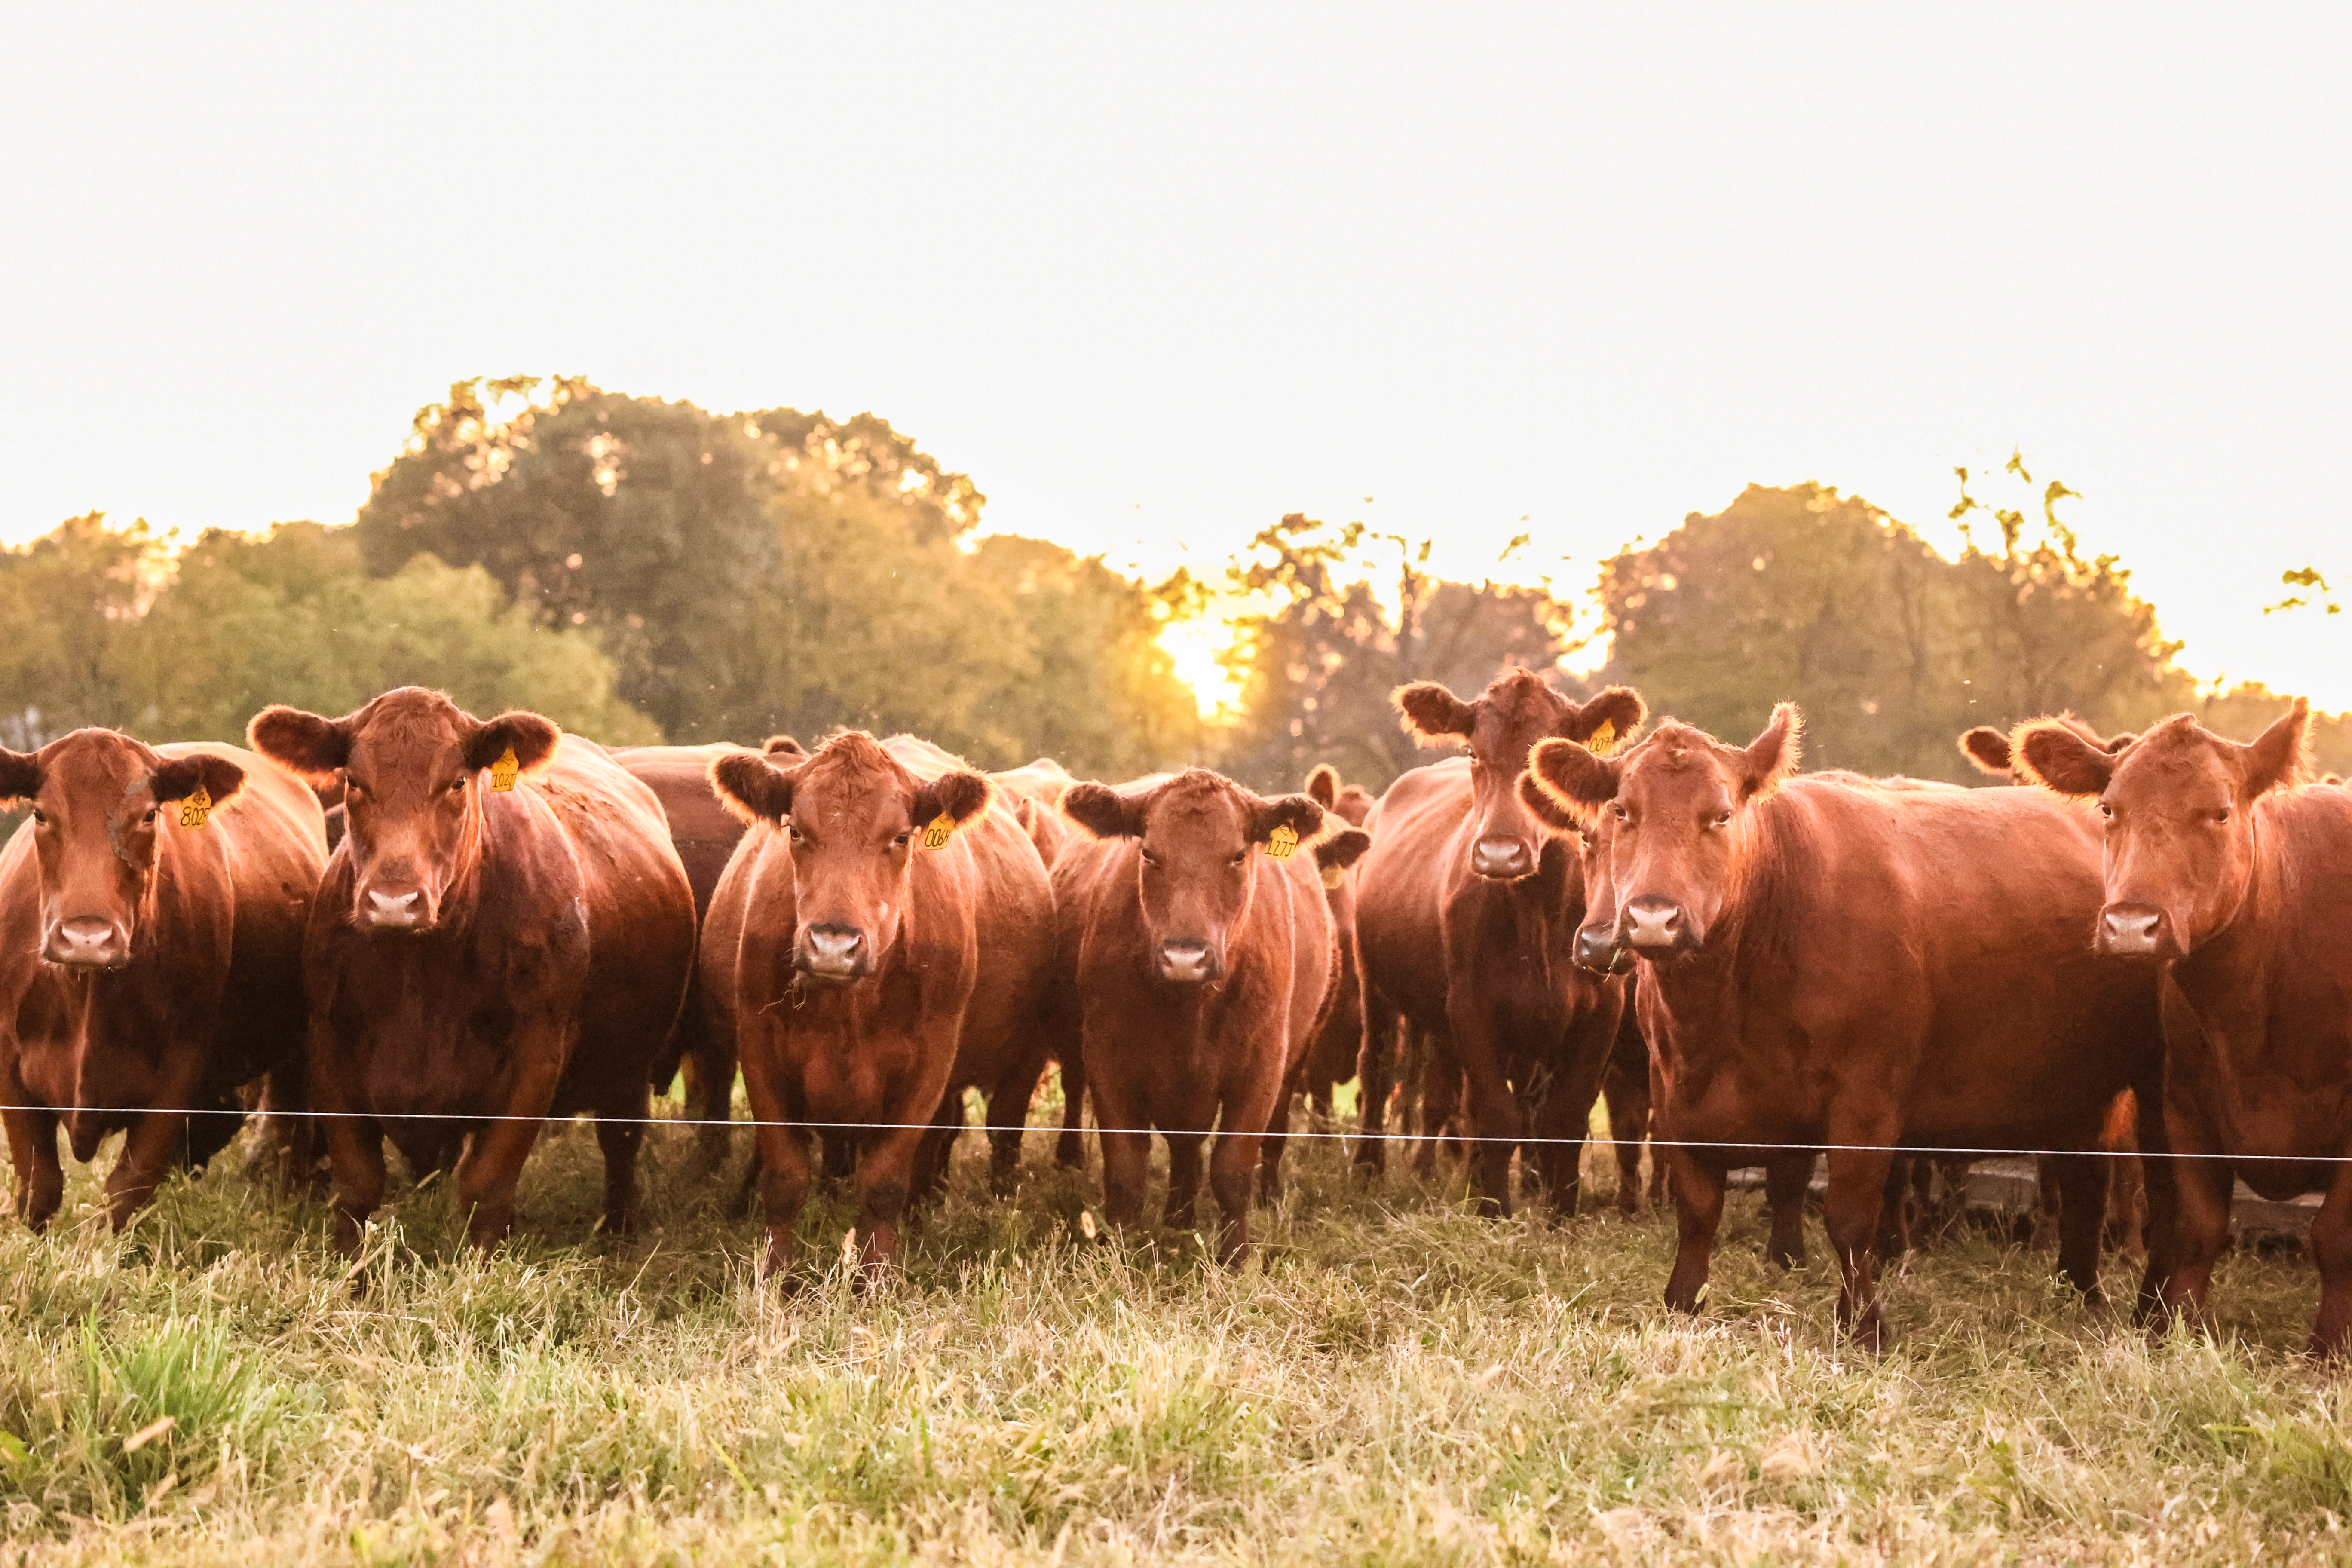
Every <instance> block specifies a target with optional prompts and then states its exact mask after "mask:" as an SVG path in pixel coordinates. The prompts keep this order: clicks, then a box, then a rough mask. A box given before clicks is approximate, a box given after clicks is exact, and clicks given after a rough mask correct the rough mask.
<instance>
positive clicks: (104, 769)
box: [41, 730, 163, 805]
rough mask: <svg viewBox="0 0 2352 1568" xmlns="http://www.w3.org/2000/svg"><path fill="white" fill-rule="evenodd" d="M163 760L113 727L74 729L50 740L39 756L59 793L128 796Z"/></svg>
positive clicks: (132, 793)
mask: <svg viewBox="0 0 2352 1568" xmlns="http://www.w3.org/2000/svg"><path fill="white" fill-rule="evenodd" d="M162 761H163V759H162V758H161V757H159V756H157V755H156V754H155V752H153V751H152V749H151V748H149V747H148V746H147V745H146V744H145V743H144V742H140V741H135V740H133V739H131V737H130V736H128V735H125V734H122V733H121V732H120V731H114V730H77V731H74V732H73V733H72V734H70V735H66V736H62V737H60V738H59V739H58V740H56V741H53V742H50V743H49V745H48V747H47V753H46V754H45V755H44V756H43V757H42V759H41V774H42V777H43V778H44V779H45V780H47V781H49V782H51V783H53V784H55V785H56V786H57V787H58V790H59V791H60V793H65V794H72V793H77V792H84V791H88V792H101V791H102V792H111V793H110V798H109V801H108V804H109V805H112V804H113V800H114V799H115V798H121V799H128V798H129V797H130V796H131V795H136V794H138V793H139V790H140V788H141V786H142V785H143V784H146V783H147V778H148V775H149V774H151V773H153V772H154V771H155V768H156V765H157V764H158V763H161V762H162Z"/></svg>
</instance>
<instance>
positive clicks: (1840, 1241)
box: [1822, 1126, 1895, 1352]
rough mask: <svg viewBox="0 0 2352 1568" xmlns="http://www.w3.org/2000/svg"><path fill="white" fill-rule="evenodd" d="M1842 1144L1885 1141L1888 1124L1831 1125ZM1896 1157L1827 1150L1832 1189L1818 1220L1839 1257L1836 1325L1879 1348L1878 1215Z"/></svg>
mask: <svg viewBox="0 0 2352 1568" xmlns="http://www.w3.org/2000/svg"><path fill="white" fill-rule="evenodd" d="M1832 1135H1833V1137H1834V1139H1835V1142H1839V1143H1843V1144H1885V1143H1891V1142H1894V1141H1895V1129H1894V1128H1892V1127H1880V1126H1868V1127H1863V1128H1846V1129H1843V1130H1841V1129H1834V1128H1833V1129H1832ZM1893 1164H1894V1158H1893V1156H1892V1155H1890V1154H1889V1153H1888V1152H1886V1151H1885V1149H1883V1148H1834V1149H1832V1150H1831V1151H1830V1190H1829V1197H1828V1200H1827V1202H1825V1203H1824V1204H1823V1205H1822V1219H1823V1220H1824V1221H1825V1222H1826V1226H1827V1228H1828V1230H1829V1233H1830V1247H1831V1250H1832V1251H1833V1252H1835V1253H1836V1254H1837V1260H1838V1275H1839V1281H1838V1304H1837V1321H1838V1327H1839V1328H1841V1329H1843V1330H1844V1331H1846V1332H1847V1333H1849V1334H1851V1335H1853V1339H1854V1342H1855V1343H1857V1344H1859V1345H1861V1346H1862V1347H1863V1348H1864V1350H1868V1351H1873V1352H1875V1351H1878V1350H1880V1349H1881V1348H1883V1347H1884V1346H1885V1342H1886V1321H1885V1316H1884V1315H1883V1314H1882V1313H1881V1312H1880V1310H1879V1306H1878V1257H1877V1254H1876V1252H1875V1251H1874V1247H1873V1243H1874V1242H1875V1241H1876V1240H1877V1238H1878V1225H1879V1218H1880V1216H1881V1215H1884V1214H1885V1211H1886V1187H1887V1175H1888V1171H1889V1168H1890V1167H1891V1166H1892V1165H1893Z"/></svg>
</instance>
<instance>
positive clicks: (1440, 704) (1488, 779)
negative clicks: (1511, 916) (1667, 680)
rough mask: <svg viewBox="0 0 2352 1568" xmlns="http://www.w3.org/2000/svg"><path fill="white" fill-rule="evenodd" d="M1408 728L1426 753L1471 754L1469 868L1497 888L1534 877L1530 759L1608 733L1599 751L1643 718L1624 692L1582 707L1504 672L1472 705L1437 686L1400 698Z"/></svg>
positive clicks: (1523, 673) (1537, 682)
mask: <svg viewBox="0 0 2352 1568" xmlns="http://www.w3.org/2000/svg"><path fill="white" fill-rule="evenodd" d="M1395 701H1396V705H1397V710H1398V711H1400V712H1401V713H1402V714H1403V715H1404V727H1405V729H1406V730H1407V731H1409V732H1410V733H1412V735H1413V737H1414V738H1415V739H1417V740H1419V741H1420V742H1422V743H1423V745H1439V744H1444V743H1445V742H1453V741H1460V742H1465V743H1466V744H1467V745H1468V746H1469V748H1470V789H1471V807H1470V810H1471V816H1472V820H1473V821H1474V823H1475V831H1474V832H1473V833H1472V835H1471V839H1470V868H1471V869H1472V870H1473V871H1475V872H1476V873H1477V874H1478V875H1479V876H1481V877H1486V878H1489V879H1493V880H1495V881H1497V882H1515V881H1517V880H1518V879H1520V878H1522V877H1531V876H1533V875H1535V871H1536V867H1537V864H1538V861H1539V860H1540V859H1541V858H1542V849H1543V835H1542V832H1541V829H1540V827H1539V826H1538V819H1536V818H1535V817H1534V816H1531V815H1530V814H1529V813H1528V808H1527V805H1526V804H1525V802H1524V800H1523V799H1522V797H1521V795H1520V794H1519V778H1520V775H1521V774H1523V773H1526V772H1527V767H1528V752H1529V751H1530V750H1531V749H1532V748H1533V747H1534V746H1535V745H1536V744H1537V743H1538V742H1542V741H1546V740H1551V739H1558V740H1562V741H1568V742H1574V743H1576V744H1578V745H1583V744H1584V743H1586V742H1589V741H1591V739H1593V737H1595V736H1596V735H1600V734H1601V733H1603V731H1604V727H1605V730H1606V733H1607V735H1608V740H1607V741H1606V742H1604V743H1603V745H1602V748H1601V749H1602V750H1604V751H1605V750H1608V749H1609V747H1610V746H1612V745H1613V744H1615V743H1616V742H1619V741H1622V740H1623V739H1624V738H1625V737H1627V736H1629V735H1631V734H1632V733H1633V731H1635V730H1637V729H1639V728H1640V727H1641V723H1642V719H1643V713H1644V712H1645V711H1646V710H1645V709H1644V708H1643V703H1642V700H1641V698H1640V697H1638V696H1636V695H1635V694H1634V693H1633V691H1631V690H1629V689H1626V688H1624V687H1622V686H1612V687H1611V688H1610V689H1608V690H1606V691H1604V692H1602V693H1601V695H1600V696H1598V697H1595V698H1594V699H1593V700H1591V701H1590V702H1586V703H1582V704H1579V703H1577V702H1574V701H1572V700H1570V699H1568V698H1565V697H1562V696H1561V695H1560V694H1559V692H1557V691H1554V690H1553V689H1551V688H1550V687H1549V686H1547V685H1545V684H1544V681H1543V678H1542V677H1541V676H1538V675H1537V674H1536V673H1535V672H1534V671H1532V670H1528V669H1507V670H1505V671H1504V672H1503V673H1502V674H1500V675H1498V676H1496V678H1495V680H1494V683H1493V684H1492V685H1490V686H1488V687H1487V688H1486V690H1485V691H1484V692H1483V693H1481V694H1480V695H1479V697H1478V698H1477V700H1475V701H1471V702H1465V701H1463V700H1461V699H1460V698H1458V697H1456V696H1454V693H1452V692H1451V691H1448V690H1447V689H1445V688H1444V687H1443V686H1440V685H1438V684H1436V683H1435V682H1434V681H1427V680H1423V681H1416V682H1414V683H1413V684H1412V685H1411V686H1401V687H1399V688H1397V689H1396V692H1395Z"/></svg>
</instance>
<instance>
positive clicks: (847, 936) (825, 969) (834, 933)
mask: <svg viewBox="0 0 2352 1568" xmlns="http://www.w3.org/2000/svg"><path fill="white" fill-rule="evenodd" d="M796 966H797V967H798V968H799V970H800V971H801V973H803V974H810V975H814V976H815V977H816V978H818V979H820V980H854V979H856V977H857V976H858V975H860V974H863V973H866V933H865V932H864V931H859V930H857V929H856V927H854V926H841V925H818V926H811V927H809V928H808V934H807V935H806V936H804V937H803V938H802V939H801V951H800V957H799V959H798V961H797V965H796Z"/></svg>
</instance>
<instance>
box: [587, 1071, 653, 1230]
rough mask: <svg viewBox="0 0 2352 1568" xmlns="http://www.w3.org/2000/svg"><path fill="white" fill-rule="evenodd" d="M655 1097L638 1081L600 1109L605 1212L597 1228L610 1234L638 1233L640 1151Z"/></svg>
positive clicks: (598, 1143)
mask: <svg viewBox="0 0 2352 1568" xmlns="http://www.w3.org/2000/svg"><path fill="white" fill-rule="evenodd" d="M652 1099H653V1097H652V1094H651V1092H650V1089H649V1087H648V1086H647V1085H646V1083H644V1082H642V1081H634V1082H630V1083H626V1084H624V1085H623V1086H621V1087H620V1088H619V1089H617V1090H616V1091H615V1092H614V1094H613V1096H612V1098H610V1099H609V1100H605V1101H604V1103H603V1104H601V1105H599V1106H598V1107H597V1108H596V1147H597V1149H598V1150H599V1151H601V1152H603V1154H604V1214H603V1215H602V1216H601V1217H600V1218H599V1219H598V1220H597V1221H596V1228H597V1229H599V1230H601V1231H604V1232H605V1233H607V1234H608V1235H612V1236H631V1235H634V1234H635V1232H636V1228H637V1154H638V1152H639V1151H640V1150H642V1149H643V1148H644V1147H645V1142H646V1129H645V1119H646V1117H648V1116H650V1115H652V1114H653V1103H652Z"/></svg>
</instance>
